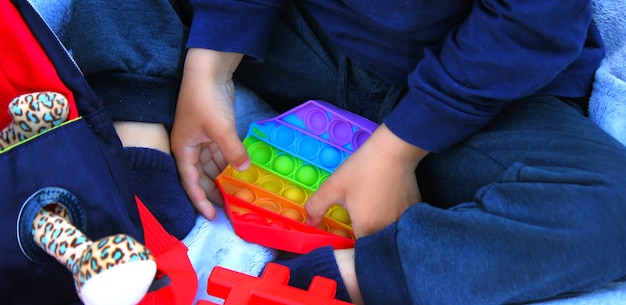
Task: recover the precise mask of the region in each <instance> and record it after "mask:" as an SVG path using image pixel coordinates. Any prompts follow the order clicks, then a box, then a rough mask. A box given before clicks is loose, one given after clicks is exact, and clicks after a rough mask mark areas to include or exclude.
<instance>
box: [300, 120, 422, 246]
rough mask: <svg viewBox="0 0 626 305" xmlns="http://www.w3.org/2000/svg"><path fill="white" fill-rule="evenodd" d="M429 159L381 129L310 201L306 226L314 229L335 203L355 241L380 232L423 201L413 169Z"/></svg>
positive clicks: (340, 167) (386, 130) (384, 128)
mask: <svg viewBox="0 0 626 305" xmlns="http://www.w3.org/2000/svg"><path fill="white" fill-rule="evenodd" d="M427 154H428V152H427V151H425V150H422V149H420V148H417V147H415V146H413V145H411V144H409V143H407V142H405V141H403V140H402V139H400V138H398V137H397V136H396V135H394V134H393V133H392V132H391V131H390V130H389V129H388V128H387V127H386V126H385V125H384V124H383V125H381V126H380V127H379V128H378V129H377V130H376V131H375V132H374V133H373V134H372V136H371V137H370V138H369V139H368V140H367V141H366V142H365V143H364V144H363V145H362V146H361V147H360V148H359V149H358V150H357V151H356V152H355V153H354V154H353V155H351V156H350V157H348V159H346V160H345V162H344V163H343V164H341V165H340V166H339V167H338V168H337V169H336V170H335V172H334V173H333V174H332V175H331V176H330V177H329V178H328V179H327V180H326V181H325V182H324V183H323V184H322V185H321V186H320V188H319V189H318V190H317V191H316V192H315V193H314V194H313V195H312V196H311V197H310V198H309V200H308V201H307V202H306V204H305V208H306V212H307V222H308V223H309V224H310V225H317V224H318V223H319V222H320V221H321V219H322V217H323V215H324V213H325V212H326V211H327V210H328V208H329V207H330V206H331V205H332V204H335V203H339V204H341V205H343V206H344V207H345V208H346V209H347V210H348V212H349V213H350V219H351V220H352V229H353V231H354V234H355V236H356V237H357V238H358V237H361V236H365V235H369V234H372V233H374V232H376V231H378V230H380V229H382V228H384V227H385V226H387V225H389V224H391V223H392V222H394V221H396V220H398V219H399V218H400V215H401V214H402V213H403V212H404V211H405V210H406V209H407V208H408V207H409V206H411V205H413V204H415V203H418V202H419V201H420V200H421V196H420V192H419V189H418V185H417V179H416V178H415V168H416V167H417V164H418V163H419V161H420V160H421V159H422V158H423V157H424V156H426V155H427Z"/></svg>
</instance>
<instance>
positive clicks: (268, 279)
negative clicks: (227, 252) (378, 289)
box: [197, 263, 352, 305]
mask: <svg viewBox="0 0 626 305" xmlns="http://www.w3.org/2000/svg"><path fill="white" fill-rule="evenodd" d="M288 282H289V268H287V267H285V266H282V265H279V264H275V263H268V264H267V266H266V268H265V270H263V273H262V274H261V276H260V277H254V276H251V275H247V274H244V273H241V272H237V271H233V270H229V269H226V268H223V267H219V266H216V267H215V268H213V271H211V275H209V279H208V282H207V292H208V293H209V294H210V295H212V296H215V297H218V298H221V299H223V300H224V305H254V304H275V305H314V304H326V305H348V304H352V303H347V302H344V301H341V300H337V299H335V293H336V290H337V283H336V282H335V281H333V280H331V279H329V278H324V277H321V276H316V277H314V278H313V280H312V281H311V285H310V286H309V289H308V290H303V289H299V288H296V287H292V286H289V285H288ZM214 304H215V303H211V302H208V301H199V302H198V303H197V305H214Z"/></svg>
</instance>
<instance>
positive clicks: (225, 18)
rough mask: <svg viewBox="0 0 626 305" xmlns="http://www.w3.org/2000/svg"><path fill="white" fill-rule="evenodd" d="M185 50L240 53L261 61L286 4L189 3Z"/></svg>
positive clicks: (277, 0)
mask: <svg viewBox="0 0 626 305" xmlns="http://www.w3.org/2000/svg"><path fill="white" fill-rule="evenodd" d="M190 3H191V5H192V7H193V11H194V12H193V18H192V21H191V27H190V31H189V39H188V41H187V47H188V48H192V47H193V48H205V49H213V50H219V51H224V52H236V53H243V54H245V55H247V56H249V57H251V58H253V59H256V60H260V59H262V58H263V57H264V56H265V53H266V50H267V45H268V42H269V37H270V35H271V32H272V29H273V27H274V25H275V23H276V20H277V18H278V16H279V15H280V13H281V11H282V10H283V9H284V7H285V5H286V4H285V3H286V1H285V0H257V1H254V0H252V1H244V0H214V1H206V0H191V1H190Z"/></svg>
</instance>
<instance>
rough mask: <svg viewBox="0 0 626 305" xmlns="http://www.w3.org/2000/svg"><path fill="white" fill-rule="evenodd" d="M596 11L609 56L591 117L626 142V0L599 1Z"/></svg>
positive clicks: (598, 76)
mask: <svg viewBox="0 0 626 305" xmlns="http://www.w3.org/2000/svg"><path fill="white" fill-rule="evenodd" d="M594 10H595V11H594V13H595V14H594V19H595V21H596V24H597V25H598V28H599V30H600V34H601V35H602V38H603V39H604V41H605V45H606V57H605V58H604V60H603V61H602V65H601V66H600V68H599V69H598V70H597V71H596V76H595V81H594V84H593V92H592V94H591V99H590V101H589V116H590V117H591V119H592V120H593V121H594V122H595V123H596V124H598V125H599V126H600V127H602V128H603V129H604V130H605V131H606V132H608V133H609V134H610V135H612V136H613V137H614V138H616V139H617V140H619V141H620V142H621V143H622V144H624V145H626V0H595V1H594Z"/></svg>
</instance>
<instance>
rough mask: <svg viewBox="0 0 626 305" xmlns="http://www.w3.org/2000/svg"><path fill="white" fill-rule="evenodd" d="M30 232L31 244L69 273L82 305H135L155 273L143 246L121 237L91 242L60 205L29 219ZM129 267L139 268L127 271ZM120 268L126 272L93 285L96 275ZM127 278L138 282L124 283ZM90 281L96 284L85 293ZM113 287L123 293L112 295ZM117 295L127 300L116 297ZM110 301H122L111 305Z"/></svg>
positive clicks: (47, 208) (115, 292)
mask: <svg viewBox="0 0 626 305" xmlns="http://www.w3.org/2000/svg"><path fill="white" fill-rule="evenodd" d="M32 231H33V238H34V239H35V242H36V243H37V244H38V245H39V246H40V247H41V248H42V249H43V250H44V251H46V252H47V253H48V254H49V255H51V256H52V257H54V258H56V260H57V261H59V262H60V263H61V264H64V265H65V266H66V267H67V269H68V270H70V272H71V273H72V275H73V277H74V284H75V286H76V291H77V292H78V295H79V297H80V298H81V300H82V301H83V302H84V303H85V304H94V305H97V304H113V303H115V304H135V303H137V302H138V301H139V300H141V298H142V297H143V295H144V294H145V293H146V291H147V289H148V287H149V285H150V283H152V280H153V278H154V275H155V273H156V263H155V262H154V257H153V256H152V254H151V253H150V251H149V250H148V249H147V248H146V247H145V246H144V245H143V244H141V243H139V242H138V241H136V240H135V239H134V238H132V237H130V236H128V235H125V234H117V235H112V236H108V237H104V238H102V239H100V240H97V241H91V240H89V239H88V238H87V237H86V236H85V235H84V234H83V233H82V232H81V231H80V230H78V229H77V228H76V227H74V226H73V225H72V223H71V219H70V216H69V213H68V211H67V209H65V208H64V207H63V206H62V205H58V204H54V205H49V206H47V207H45V208H43V209H41V210H40V211H39V213H38V214H37V215H36V216H35V218H34V219H33V222H32ZM146 263H148V264H147V265H146ZM133 264H134V265H135V266H138V264H139V266H138V267H137V268H134V269H130V268H128V265H133ZM123 265H125V266H126V268H125V269H124V268H122V269H119V268H118V270H117V273H116V274H115V275H117V278H115V277H113V276H109V277H108V281H105V280H100V281H93V279H94V278H95V277H97V276H98V275H100V274H103V273H105V272H108V271H112V270H113V269H115V268H116V267H118V266H123ZM141 273H143V274H141ZM109 274H111V273H109ZM129 278H138V279H139V280H136V281H130V282H131V283H128V281H129V280H128V279H129ZM124 280H126V281H124ZM90 281H91V282H93V283H96V284H92V285H91V286H90V292H89V293H87V292H86V291H85V290H86V287H87V285H89V284H88V283H89V282H90ZM103 283H104V284H103ZM116 283H126V285H125V286H124V287H123V290H124V291H114V290H116V289H115V287H114V286H115V284H116ZM134 285H136V286H135V287H132V286H134ZM95 286H97V287H95ZM117 288H119V287H117ZM121 294H126V295H127V297H126V296H124V297H120V295H121ZM110 297H117V298H126V299H125V300H119V299H116V300H115V301H114V302H111V300H110ZM106 298H109V299H108V300H105V299H106Z"/></svg>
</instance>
